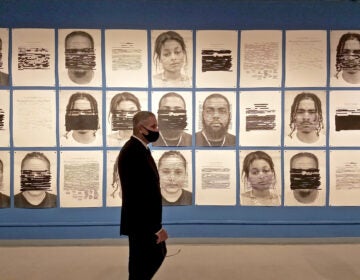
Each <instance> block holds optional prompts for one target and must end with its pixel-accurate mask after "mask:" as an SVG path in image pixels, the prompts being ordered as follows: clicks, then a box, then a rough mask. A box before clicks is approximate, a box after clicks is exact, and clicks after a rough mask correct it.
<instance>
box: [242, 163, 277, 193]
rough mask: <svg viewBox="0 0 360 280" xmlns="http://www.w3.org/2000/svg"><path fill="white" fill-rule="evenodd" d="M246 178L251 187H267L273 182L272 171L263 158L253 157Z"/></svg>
mask: <svg viewBox="0 0 360 280" xmlns="http://www.w3.org/2000/svg"><path fill="white" fill-rule="evenodd" d="M248 180H249V183H250V185H251V187H252V188H253V189H256V190H265V189H269V188H270V187H271V186H272V184H273V182H274V172H273V171H272V170H271V167H270V165H269V164H268V163H267V161H265V160H263V159H255V160H254V161H253V162H252V163H251V164H250V168H249V175H248Z"/></svg>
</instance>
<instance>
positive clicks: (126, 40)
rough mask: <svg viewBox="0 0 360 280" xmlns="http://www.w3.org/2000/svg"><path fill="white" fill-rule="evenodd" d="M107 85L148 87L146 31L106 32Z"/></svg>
mask: <svg viewBox="0 0 360 280" xmlns="http://www.w3.org/2000/svg"><path fill="white" fill-rule="evenodd" d="M105 47H106V49H105V61H106V63H105V65H106V85H107V86H108V87H147V86H148V82H147V81H148V51H147V31H146V30H105Z"/></svg>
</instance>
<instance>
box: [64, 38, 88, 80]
mask: <svg viewBox="0 0 360 280" xmlns="http://www.w3.org/2000/svg"><path fill="white" fill-rule="evenodd" d="M92 48H93V47H92V43H91V41H90V39H89V38H88V37H86V36H83V35H81V34H79V35H73V36H71V37H69V38H68V40H67V42H66V49H67V50H69V49H71V50H72V51H73V52H74V55H77V56H80V57H86V56H87V55H88V54H89V50H90V49H92ZM79 63H80V62H79ZM68 68H69V71H71V73H72V74H73V75H74V76H75V77H77V78H82V77H83V76H85V75H86V74H87V73H88V72H89V70H91V67H89V66H87V67H86V66H85V65H81V66H79V65H78V64H77V63H75V64H74V65H73V64H69V66H68Z"/></svg>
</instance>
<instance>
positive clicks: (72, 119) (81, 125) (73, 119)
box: [65, 114, 99, 131]
mask: <svg viewBox="0 0 360 280" xmlns="http://www.w3.org/2000/svg"><path fill="white" fill-rule="evenodd" d="M98 125H99V117H98V115H97V114H96V115H79V116H69V115H66V116H65V126H66V131H70V130H97V129H98Z"/></svg>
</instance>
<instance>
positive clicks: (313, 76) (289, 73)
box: [285, 30, 327, 87]
mask: <svg viewBox="0 0 360 280" xmlns="http://www.w3.org/2000/svg"><path fill="white" fill-rule="evenodd" d="M326 49H327V48H326V31H325V30H288V31H286V65H285V69H286V74H285V77H286V80H285V84H286V86H287V87H324V86H325V85H326V74H327V70H326V69H327V62H326V52H327V51H326Z"/></svg>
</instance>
